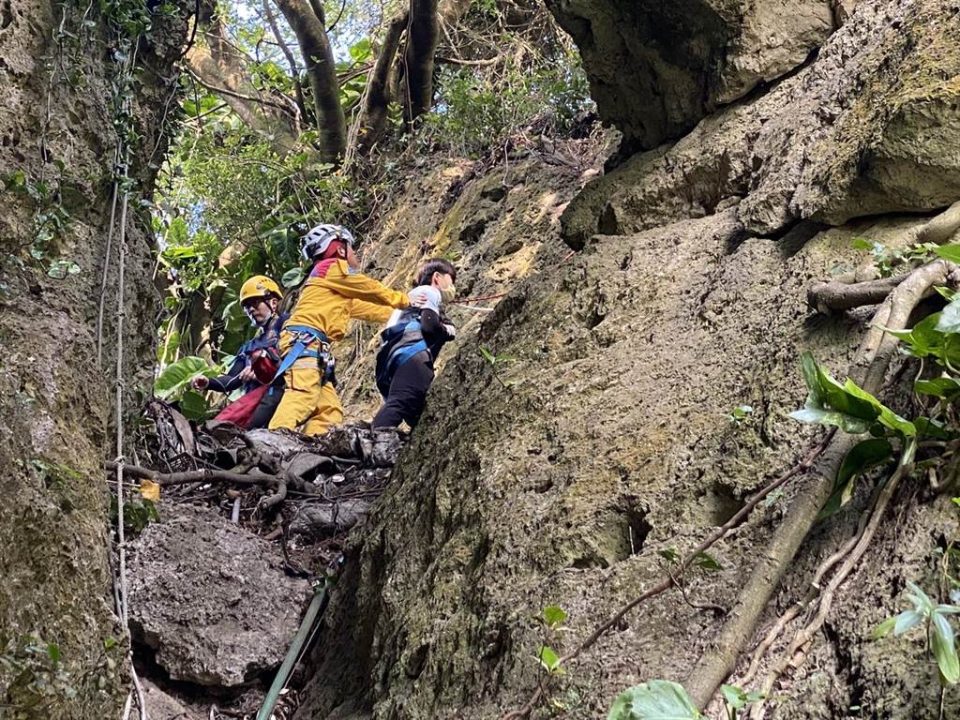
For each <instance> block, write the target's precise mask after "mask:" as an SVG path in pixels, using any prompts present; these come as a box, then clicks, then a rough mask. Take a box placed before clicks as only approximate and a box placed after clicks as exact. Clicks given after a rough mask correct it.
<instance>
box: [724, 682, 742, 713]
mask: <svg viewBox="0 0 960 720" xmlns="http://www.w3.org/2000/svg"><path fill="white" fill-rule="evenodd" d="M720 692H722V693H723V700H724V702H726V703H727V705H729V706H730V707H732V708H733V709H734V710H742V709H743V708H744V707H746V705H747V696H746V695H745V694H744V692H743V690H741V689H740V688H738V687H735V686H734V685H721V686H720Z"/></svg>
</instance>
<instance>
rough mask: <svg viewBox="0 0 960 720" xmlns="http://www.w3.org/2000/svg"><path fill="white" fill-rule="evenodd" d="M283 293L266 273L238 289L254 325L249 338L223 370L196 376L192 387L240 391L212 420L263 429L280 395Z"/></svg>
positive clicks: (203, 389)
mask: <svg viewBox="0 0 960 720" xmlns="http://www.w3.org/2000/svg"><path fill="white" fill-rule="evenodd" d="M281 300H283V293H282V292H281V291H280V286H279V285H277V283H275V282H274V281H273V280H271V279H270V278H268V277H267V276H266V275H255V276H254V277H252V278H250V279H249V280H247V281H246V282H245V283H244V284H243V286H242V287H241V288H240V306H241V307H242V308H243V311H244V313H246V315H247V317H249V318H250V322H251V323H253V324H254V325H255V326H256V327H257V333H256V335H254V337H253V339H252V340H249V341H248V342H246V343H244V345H243V346H242V347H241V348H240V350H238V351H237V355H236V358H235V359H234V361H233V363H232V364H231V365H230V368H229V369H228V370H227V372H226V373H224V374H223V375H220V376H219V377H215V378H206V377H198V378H196V379H194V381H193V388H194V389H195V390H198V391H200V392H205V391H207V390H212V391H214V392H221V393H225V394H229V393H232V392H233V391H234V390H236V389H237V388H240V387H242V388H243V390H244V394H243V396H241V397H240V398H239V399H238V400H236V401H235V402H232V403H230V404H229V405H227V407H226V408H225V409H224V410H223V411H222V412H221V413H220V414H219V415H217V416H216V417H215V418H214V419H215V420H221V421H229V422H234V423H236V424H238V425H240V426H241V427H244V428H248V429H251V428H264V427H266V426H267V425H268V424H269V422H270V419H271V418H272V417H273V413H274V412H275V411H276V409H277V406H278V405H279V404H280V400H281V399H282V397H283V380H282V378H276V377H275V375H276V372H277V367H278V366H279V364H280V351H279V350H278V346H279V344H280V331H281V329H282V328H283V323H284V322H286V320H287V315H283V314H280V301H281Z"/></svg>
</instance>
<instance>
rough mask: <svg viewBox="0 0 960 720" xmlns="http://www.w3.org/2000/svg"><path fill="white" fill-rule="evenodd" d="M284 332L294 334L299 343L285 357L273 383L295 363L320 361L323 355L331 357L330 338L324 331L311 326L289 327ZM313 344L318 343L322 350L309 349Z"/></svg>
mask: <svg viewBox="0 0 960 720" xmlns="http://www.w3.org/2000/svg"><path fill="white" fill-rule="evenodd" d="M284 330H287V331H289V332H291V333H294V334H295V335H296V337H297V342H296V344H295V345H294V346H293V347H292V348H290V350H289V351H288V352H287V354H286V355H284V356H283V362H281V363H280V367H278V368H277V372H276V374H275V375H274V376H273V381H276V380H277V379H279V378H281V377H283V375H284V373H286V372H287V370H289V369H290V368H292V367H293V365H294V363H295V362H297V360H299V359H300V358H304V357H306V358H317V359H318V360H319V359H320V357H321V356H322V355H327V356H329V354H330V338H328V337H327V335H326V333H324V332H323V331H322V330H317V329H316V328H313V327H310V326H309V325H288V326H287V327H285V328H284ZM313 343H318V344H319V345H320V349H319V350H310V349H308V348H309V347H310V346H311V345H313ZM327 364H329V363H327ZM324 380H326V377H324ZM273 381H271V382H273Z"/></svg>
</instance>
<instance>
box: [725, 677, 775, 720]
mask: <svg viewBox="0 0 960 720" xmlns="http://www.w3.org/2000/svg"><path fill="white" fill-rule="evenodd" d="M720 692H721V693H723V701H724V702H725V703H726V704H727V718H728V720H737V711H739V710H743V709H744V708H745V707H747V705H751V704H753V703H755V702H758V701H759V700H763V699H764V698H766V695H764V694H763V693H762V692H756V691H752V692H747V691H745V690H743V689H741V688H739V687H737V686H736V685H721V686H720Z"/></svg>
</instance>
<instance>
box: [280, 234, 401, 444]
mask: <svg viewBox="0 0 960 720" xmlns="http://www.w3.org/2000/svg"><path fill="white" fill-rule="evenodd" d="M353 242H354V241H353V235H352V234H351V233H350V231H349V230H347V229H346V228H344V227H342V226H340V225H318V226H317V227H315V228H313V229H312V230H311V231H310V232H309V233H307V235H306V236H305V237H304V239H303V249H302V251H303V256H304V257H305V258H306V259H308V260H313V261H314V263H315V264H314V266H313V269H312V270H311V272H310V277H309V278H308V279H307V281H306V283H305V284H304V287H303V290H302V291H301V293H300V299H299V300H298V301H297V304H296V306H295V307H294V308H293V312H292V313H291V314H290V319H289V320H287V322H286V323H285V324H284V326H283V332H282V333H281V335H280V352H281V354H282V355H283V362H282V363H281V365H280V371H279V372H280V373H283V376H284V382H285V385H286V390H285V391H284V395H283V399H282V400H281V401H280V405H279V406H278V407H277V411H276V413H275V414H274V416H273V419H272V420H271V421H270V429H271V430H275V429H277V428H288V429H290V430H296V429H298V428H300V427H301V426H303V432H304V433H306V434H307V435H322V434H323V433H325V432H326V431H327V430H328V429H329V428H330V426H331V425H337V424H339V423H342V422H343V406H342V405H341V404H340V398H339V397H338V396H337V391H336V388H335V387H334V378H333V370H334V367H333V356H332V355H331V354H330V343H331V342H333V341H336V340H340V339H341V338H342V337H343V336H344V334H345V333H346V331H347V325H348V323H349V322H350V320H351V318H356V319H358V320H368V321H371V322H379V323H384V322H386V321H387V320H388V319H389V317H390V315H391V314H392V313H393V311H394V309H396V308H405V307H407V306H409V305H410V300H409V298H408V297H407V295H406V293H403V292H398V291H396V290H391V289H390V288H388V287H386V286H385V285H382V284H380V283H379V282H377V281H376V280H374V279H373V278H370V277H367V276H366V275H363V274H361V273H359V272H358V271H357V267H358V262H357V256H356V253H355V252H354V249H353Z"/></svg>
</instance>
